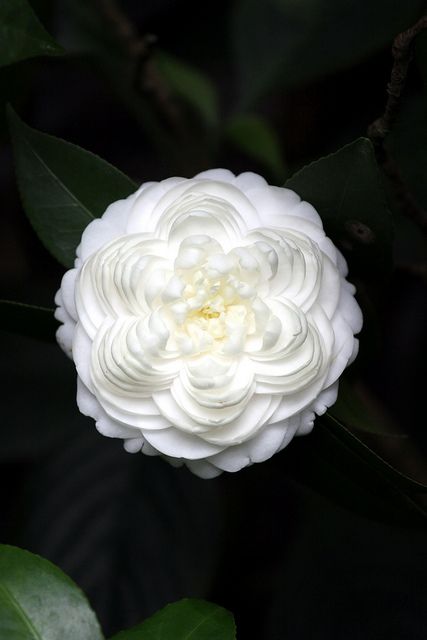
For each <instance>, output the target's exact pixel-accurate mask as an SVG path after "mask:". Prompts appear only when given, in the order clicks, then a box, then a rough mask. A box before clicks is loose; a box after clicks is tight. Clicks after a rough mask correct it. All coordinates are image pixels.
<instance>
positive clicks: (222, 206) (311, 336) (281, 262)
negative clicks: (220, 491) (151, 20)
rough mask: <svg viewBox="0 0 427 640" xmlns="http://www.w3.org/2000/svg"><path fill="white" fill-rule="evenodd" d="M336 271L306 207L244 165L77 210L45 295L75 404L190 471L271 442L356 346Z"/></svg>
mask: <svg viewBox="0 0 427 640" xmlns="http://www.w3.org/2000/svg"><path fill="white" fill-rule="evenodd" d="M346 274H347V266H346V262H345V260H344V258H343V257H342V255H341V254H340V253H339V251H338V250H337V249H336V247H335V246H334V245H333V243H332V242H331V240H330V239H329V238H327V237H326V235H325V232H324V230H323V227H322V222H321V220H320V218H319V216H318V214H317V212H316V211H315V209H314V208H313V207H312V206H311V205H310V204H308V203H307V202H303V201H301V199H300V198H299V196H298V195H297V194H296V193H294V192H293V191H290V190H289V189H283V188H279V187H273V186H269V185H268V184H267V183H266V181H265V180H264V179H263V178H262V177H260V176H258V175H256V174H254V173H243V174H241V175H239V176H235V175H234V174H233V173H231V172H230V171H226V170H223V169H216V170H212V171H206V172H204V173H200V174H198V175H197V176H196V177H195V178H193V179H191V180H188V179H184V178H170V179H168V180H163V181H162V182H148V183H145V184H143V185H142V186H141V187H140V188H139V189H138V191H136V193H134V194H133V195H131V196H129V198H127V199H126V200H120V201H118V202H114V203H113V204H111V205H110V206H109V207H108V209H107V210H106V211H105V213H104V215H103V216H102V218H99V219H97V220H94V221H93V222H91V223H90V224H89V225H88V227H87V228H86V229H85V231H84V233H83V236H82V240H81V244H80V246H79V247H78V249H77V258H76V261H75V268H74V269H71V270H70V271H68V272H67V273H66V274H65V276H64V278H63V280H62V284H61V288H60V290H59V291H58V293H57V296H56V304H57V305H58V308H57V311H56V317H57V318H58V320H60V321H61V322H62V323H63V324H62V326H61V327H60V328H59V329H58V333H57V338H58V342H59V344H60V345H61V347H62V348H63V349H64V350H65V352H66V353H68V354H69V355H70V356H71V357H72V358H73V360H74V362H75V365H76V368H77V373H78V391H77V403H78V406H79V409H80V411H81V412H82V413H83V414H85V415H88V416H91V417H92V418H94V419H95V420H96V426H97V429H98V430H99V431H100V432H101V433H102V434H104V435H106V436H110V437H116V438H123V439H124V441H125V442H124V446H125V449H126V450H127V451H129V452H136V451H140V450H142V451H143V452H144V453H146V454H148V455H159V454H160V455H162V456H164V457H166V458H167V459H168V460H169V461H170V462H172V463H175V464H182V463H185V464H186V465H187V466H188V467H189V469H191V471H193V472H194V473H196V474H197V475H199V476H201V477H204V478H208V477H213V476H215V475H218V474H219V473H221V471H237V470H239V469H241V468H243V467H245V466H247V465H249V464H252V463H254V462H261V461H263V460H266V459H267V458H270V457H271V456H272V455H273V454H274V453H275V452H277V451H279V450H281V449H283V447H285V446H286V445H287V444H288V443H289V441H290V440H291V439H292V437H293V436H294V435H296V434H298V435H300V434H306V433H308V432H309V431H311V429H312V427H313V420H314V417H315V414H318V415H320V414H322V413H323V412H324V411H326V409H327V407H329V406H331V405H332V404H333V403H334V402H335V400H336V396H337V391H338V378H339V376H340V375H341V373H342V371H343V370H344V369H345V367H346V366H347V365H348V364H349V363H350V362H351V361H352V360H353V359H354V357H355V356H356V353H357V347H358V340H357V339H356V338H354V334H355V333H357V332H358V331H360V329H361V326H362V314H361V311H360V308H359V306H358V304H357V302H356V301H355V299H354V292H355V289H354V287H353V285H352V284H350V283H349V282H348V281H347V280H346V279H345V276H346Z"/></svg>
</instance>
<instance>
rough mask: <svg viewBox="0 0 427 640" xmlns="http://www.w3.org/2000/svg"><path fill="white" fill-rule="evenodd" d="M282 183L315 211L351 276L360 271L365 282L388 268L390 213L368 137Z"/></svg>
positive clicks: (389, 257) (390, 234)
mask: <svg viewBox="0 0 427 640" xmlns="http://www.w3.org/2000/svg"><path fill="white" fill-rule="evenodd" d="M285 186H286V187H288V188H289V189H293V190H294V191H296V193H298V195H300V196H301V198H303V199H304V200H307V201H308V202H310V204H312V205H313V206H314V207H315V209H316V210H317V211H318V213H319V215H320V217H321V218H322V221H323V224H324V227H325V230H326V233H327V235H328V236H330V237H331V238H332V240H333V241H334V243H335V244H336V245H337V246H338V247H339V248H340V249H341V250H342V251H343V252H344V254H345V256H346V258H347V259H348V261H349V263H350V272H351V276H352V277H353V278H354V277H355V276H357V275H358V274H363V275H365V277H366V278H368V281H369V282H371V281H372V280H373V279H374V278H375V276H377V277H378V276H379V275H381V274H384V273H387V272H388V271H389V270H390V268H391V260H392V259H391V243H392V238H393V225H392V219H391V215H390V212H389V210H388V208H387V205H386V202H385V196H384V193H383V189H382V185H381V179H380V175H379V170H378V166H377V163H376V160H375V153H374V149H373V147H372V143H371V142H370V141H369V140H368V139H366V138H359V139H357V140H355V141H354V142H351V143H350V144H348V145H346V146H345V147H342V149H340V150H339V151H337V152H336V153H332V154H331V155H329V156H326V157H324V158H321V159H320V160H317V161H316V162H312V163H311V164H309V165H307V166H306V167H303V168H302V169H301V170H300V171H298V172H297V173H295V174H294V175H293V176H292V177H291V178H289V180H287V181H286V183H285ZM374 274H375V275H374Z"/></svg>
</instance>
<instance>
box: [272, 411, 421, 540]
mask: <svg viewBox="0 0 427 640" xmlns="http://www.w3.org/2000/svg"><path fill="white" fill-rule="evenodd" d="M281 465H282V467H283V468H284V469H285V472H286V473H287V474H288V475H289V476H290V477H291V478H293V479H294V480H296V481H297V482H299V483H301V484H303V485H305V486H307V487H309V488H310V489H311V490H312V491H314V492H315V493H318V494H320V495H323V496H325V497H327V498H329V499H330V500H332V501H333V502H335V503H338V504H339V505H341V506H343V507H345V508H347V509H349V510H351V511H355V512H357V513H359V514H361V515H363V516H364V517H368V518H371V519H373V520H377V521H383V522H388V523H392V524H398V525H403V526H410V527H412V526H417V527H422V528H425V527H426V526H427V500H426V491H427V487H426V485H425V484H423V483H421V482H418V481H417V480H414V479H413V478H410V477H409V476H407V475H405V474H404V473H401V472H400V471H398V470H397V469H396V468H394V467H393V466H392V465H391V464H389V463H388V462H387V461H386V460H384V459H383V458H382V457H380V456H379V455H378V454H377V453H376V452H374V451H373V450H372V449H371V448H369V447H368V446H367V445H366V444H365V443H364V442H362V440H360V439H359V438H358V437H357V436H355V435H354V433H352V432H350V431H349V430H348V429H347V428H346V426H345V425H344V424H342V423H341V422H340V421H339V420H337V419H336V418H335V417H333V416H332V415H331V414H330V412H328V413H327V414H325V415H324V416H322V417H320V418H317V420H316V423H315V426H314V429H313V432H312V433H311V434H310V436H309V437H307V438H296V439H294V441H293V442H292V443H291V444H290V445H289V446H288V447H287V448H286V449H285V451H284V452H283V454H282V460H281Z"/></svg>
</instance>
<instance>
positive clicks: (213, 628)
mask: <svg viewBox="0 0 427 640" xmlns="http://www.w3.org/2000/svg"><path fill="white" fill-rule="evenodd" d="M190 638H191V640H235V638H236V630H235V625H234V620H233V616H232V615H231V613H229V612H228V611H226V610H225V609H223V608H222V607H219V606H218V605H216V604H210V603H209V602H204V601H203V600H194V599H187V598H186V599H184V600H181V601H180V602H175V603H173V604H169V605H168V606H166V607H165V608H164V609H162V610H161V611H158V612H157V613H155V614H154V616H152V617H151V618H149V619H148V620H146V621H145V622H143V623H142V624H141V625H138V626H137V627H135V628H133V629H129V630H128V631H122V632H121V633H118V634H117V635H116V636H114V638H112V639H111V640H189V639H190Z"/></svg>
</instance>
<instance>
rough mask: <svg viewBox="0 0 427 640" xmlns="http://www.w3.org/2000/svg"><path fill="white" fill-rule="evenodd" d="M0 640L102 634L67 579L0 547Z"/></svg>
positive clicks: (84, 638)
mask: <svg viewBox="0 0 427 640" xmlns="http://www.w3.org/2000/svg"><path fill="white" fill-rule="evenodd" d="M0 638H4V639H5V640H6V639H7V640H77V638H78V640H101V639H102V638H103V635H102V633H101V630H100V627H99V624H98V621H97V619H96V617H95V614H94V613H93V611H92V609H91V608H90V606H89V603H88V601H87V600H86V598H85V596H84V594H83V593H82V592H81V591H80V589H78V587H77V586H76V585H75V584H74V583H73V582H72V580H70V578H68V577H67V576H66V575H65V574H64V573H62V571H60V570H59V569H58V568H57V567H55V566H54V565H53V564H51V563H50V562H48V561H47V560H44V559H43V558H40V557H39V556H36V555H34V554H32V553H29V552H28V551H23V550H22V549H17V548H16V547H10V546H7V545H1V546H0Z"/></svg>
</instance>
